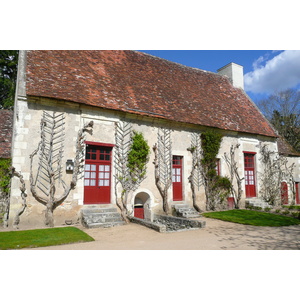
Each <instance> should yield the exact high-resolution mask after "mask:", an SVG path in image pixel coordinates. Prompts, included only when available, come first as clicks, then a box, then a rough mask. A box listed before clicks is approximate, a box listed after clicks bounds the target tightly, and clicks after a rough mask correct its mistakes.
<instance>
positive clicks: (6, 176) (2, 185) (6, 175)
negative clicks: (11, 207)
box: [0, 158, 11, 195]
mask: <svg viewBox="0 0 300 300" xmlns="http://www.w3.org/2000/svg"><path fill="white" fill-rule="evenodd" d="M10 168H11V159H10V158H0V190H1V191H2V192H3V193H4V194H6V195H8V194H9V190H10V178H11V171H10Z"/></svg>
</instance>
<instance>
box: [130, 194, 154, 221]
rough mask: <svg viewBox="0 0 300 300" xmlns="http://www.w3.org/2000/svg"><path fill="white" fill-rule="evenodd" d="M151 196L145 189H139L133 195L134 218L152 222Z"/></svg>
mask: <svg viewBox="0 0 300 300" xmlns="http://www.w3.org/2000/svg"><path fill="white" fill-rule="evenodd" d="M153 199H154V198H153V195H152V193H151V192H150V191H148V190H146V189H139V190H137V191H136V192H135V193H134V194H133V211H134V212H133V215H134V216H135V217H138V218H141V219H145V220H148V221H150V220H152V211H151V206H152V203H153Z"/></svg>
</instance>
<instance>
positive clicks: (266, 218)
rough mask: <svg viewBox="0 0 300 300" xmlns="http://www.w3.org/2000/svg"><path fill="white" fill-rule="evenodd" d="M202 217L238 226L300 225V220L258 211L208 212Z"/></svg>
mask: <svg viewBox="0 0 300 300" xmlns="http://www.w3.org/2000/svg"><path fill="white" fill-rule="evenodd" d="M203 216H204V217H208V218H213V219H218V220H223V221H228V222H233V223H239V224H246V225H253V226H272V227H278V226H289V225H298V224H300V220H297V219H294V218H291V217H287V216H281V215H275V214H272V213H266V212H260V211H253V210H245V209H239V210H228V211H220V212H209V213H203Z"/></svg>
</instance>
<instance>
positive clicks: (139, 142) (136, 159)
mask: <svg viewBox="0 0 300 300" xmlns="http://www.w3.org/2000/svg"><path fill="white" fill-rule="evenodd" d="M149 154H150V147H149V146H148V144H147V142H146V140H145V139H144V136H143V134H142V133H139V132H136V131H133V135H132V137H131V147H130V150H129V153H128V158H127V161H128V163H127V167H128V169H129V174H130V176H131V179H132V181H133V182H137V181H139V180H140V179H141V178H144V177H145V175H146V165H147V162H148V161H149Z"/></svg>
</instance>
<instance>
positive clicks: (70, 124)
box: [10, 99, 276, 226]
mask: <svg viewBox="0 0 300 300" xmlns="http://www.w3.org/2000/svg"><path fill="white" fill-rule="evenodd" d="M15 109H16V120H15V134H14V144H13V145H14V146H13V153H12V158H13V166H14V167H15V168H16V170H18V171H20V172H21V173H22V175H23V176H24V179H25V181H26V187H27V193H28V198H27V208H26V210H25V212H24V214H23V215H22V216H21V222H27V223H28V224H32V225H34V224H35V225H36V226H42V225H43V222H44V216H43V214H44V210H45V207H44V206H43V205H42V204H40V203H38V202H37V201H36V200H35V199H34V198H33V196H32V195H31V192H30V190H29V189H30V184H29V176H30V158H29V155H30V154H31V153H32V152H33V151H34V150H35V149H36V148H37V146H38V143H39V141H40V121H41V117H42V113H43V110H45V111H48V112H51V111H52V110H53V109H55V111H59V112H64V113H65V122H66V124H65V132H66V136H65V147H64V157H63V166H65V162H66V161H67V159H74V157H75V142H76V138H77V133H78V130H79V129H80V128H82V126H83V125H84V124H86V123H87V122H89V121H91V120H93V121H94V128H93V134H92V135H90V134H89V133H86V141H89V142H98V143H106V144H115V122H118V121H119V120H120V119H122V120H126V121H130V122H131V123H132V129H133V130H136V131H138V132H142V133H143V135H144V137H145V139H146V140H147V142H148V145H149V147H150V149H151V155H150V159H149V163H148V165H147V177H146V179H145V180H144V181H143V182H142V183H141V185H140V187H139V188H138V190H137V191H135V192H133V193H131V194H130V195H129V203H128V207H129V209H132V208H133V204H134V197H135V195H136V194H137V193H138V192H147V191H148V192H147V193H148V194H149V195H150V200H149V203H148V204H149V207H150V208H151V210H152V211H154V212H161V211H162V201H161V196H160V194H159V192H158V189H157V187H156V185H155V180H154V164H153V161H154V153H153V151H152V147H153V145H154V144H155V143H156V142H157V133H158V128H159V127H163V126H165V127H168V128H170V129H171V130H172V132H171V137H172V154H173V155H179V156H183V199H184V201H183V202H184V203H187V204H190V205H192V193H191V189H190V185H189V182H188V177H189V176H190V172H191V168H192V166H191V162H192V154H191V153H190V152H189V151H188V150H187V148H189V147H190V146H191V134H192V132H201V130H203V128H201V127H200V126H198V127H197V126H192V125H191V126H187V125H185V126H184V125H183V124H180V123H176V122H167V121H165V120H159V119H155V118H150V117H145V116H137V115H133V114H124V113H119V112H116V111H108V110H103V109H99V108H92V107H88V106H83V105H78V104H72V103H68V102H64V101H55V100H49V99H28V101H26V99H24V100H18V101H17V105H16V108H15ZM183 126H184V127H183ZM222 133H223V135H224V138H223V141H222V145H221V149H220V152H219V155H218V157H219V158H220V161H221V175H222V176H226V175H227V176H228V175H229V173H228V167H227V165H226V163H225V160H224V152H227V153H228V152H229V149H230V146H231V145H232V144H236V143H238V144H240V147H239V149H238V151H237V153H236V159H237V160H238V167H239V169H240V170H241V176H242V177H243V172H244V171H243V170H244V162H243V159H244V158H243V151H250V152H255V153H257V156H256V166H257V171H259V170H260V166H259V142H260V141H265V142H267V143H269V144H270V147H271V148H272V149H274V150H276V144H275V143H274V142H272V141H270V139H268V138H263V137H257V136H254V135H248V134H238V133H236V132H222ZM113 151H114V150H113ZM113 153H114V152H113ZM112 172H113V173H112V182H111V203H112V204H115V193H114V180H113V178H114V177H113V175H114V167H113V162H112ZM63 174H64V176H63V179H64V180H65V182H66V183H67V184H69V182H70V180H71V176H72V175H70V174H66V173H65V170H63ZM257 189H258V190H259V183H258V184H257ZM11 191H12V193H11V218H10V220H12V219H13V217H14V214H15V213H16V211H17V210H18V208H19V207H20V206H21V197H20V191H19V182H18V180H17V179H13V181H12V189H11ZM149 191H150V192H149ZM57 192H58V193H59V192H60V191H59V190H58V191H57ZM120 192H121V191H120V190H119V193H120ZM83 194H84V184H83V178H81V179H79V180H78V183H77V187H76V189H75V190H73V191H71V193H70V195H69V197H68V198H67V199H66V200H65V201H64V203H63V204H62V205H61V206H59V207H58V208H57V209H56V210H55V211H54V218H55V225H62V224H64V222H65V220H68V219H72V220H73V222H75V221H76V220H77V219H78V217H79V211H80V209H81V207H82V205H83V204H84V199H83ZM244 198H245V195H243V202H244V200H245V199H244ZM169 199H170V203H169V204H170V206H171V205H172V204H174V203H173V201H172V188H170V189H169ZM197 202H198V205H199V206H200V207H201V208H202V209H204V208H205V193H204V188H203V187H201V188H200V189H199V191H198V190H197Z"/></svg>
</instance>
